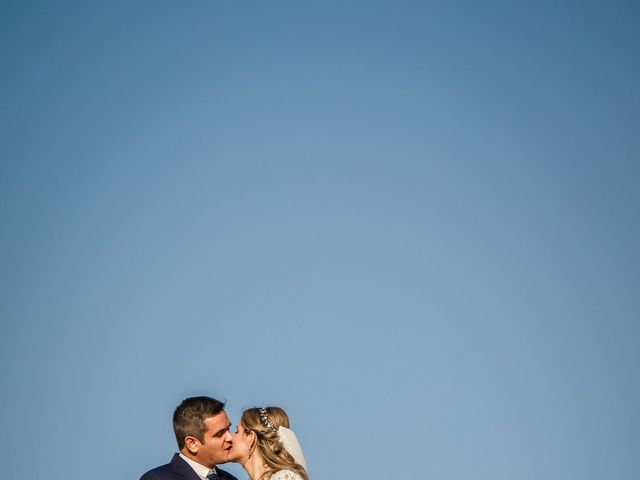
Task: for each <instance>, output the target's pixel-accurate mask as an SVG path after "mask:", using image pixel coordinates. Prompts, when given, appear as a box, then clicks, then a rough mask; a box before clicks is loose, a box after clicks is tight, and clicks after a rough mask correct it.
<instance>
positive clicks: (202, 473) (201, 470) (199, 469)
mask: <svg viewBox="0 0 640 480" xmlns="http://www.w3.org/2000/svg"><path fill="white" fill-rule="evenodd" d="M180 457H181V458H182V459H183V460H184V461H185V462H187V463H188V464H189V466H190V467H191V468H193V470H194V471H195V472H196V475H198V476H199V477H200V478H201V479H202V480H208V479H207V475H209V472H210V471H211V470H213V471H214V472H216V473H217V470H216V468H215V467H213V468H208V467H205V466H204V465H201V464H199V463H198V462H196V461H195V460H191V459H190V458H188V457H185V456H184V455H183V454H182V453H181V454H180Z"/></svg>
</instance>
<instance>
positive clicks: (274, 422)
mask: <svg viewBox="0 0 640 480" xmlns="http://www.w3.org/2000/svg"><path fill="white" fill-rule="evenodd" d="M260 410H261V409H260V408H249V409H248V410H245V411H244V412H243V413H242V418H240V423H241V424H242V426H243V427H244V429H245V430H248V431H252V432H254V433H255V434H256V448H257V449H258V451H259V452H260V455H261V456H262V458H263V459H264V463H265V464H266V466H267V470H266V471H265V472H264V473H263V474H262V476H260V478H259V479H258V480H268V479H270V478H271V475H273V474H274V473H276V472H278V471H280V470H291V471H292V472H295V473H297V474H298V475H300V476H301V477H302V479H303V480H309V475H307V471H306V470H305V469H304V467H303V466H302V465H300V464H298V463H296V461H295V460H294V459H293V457H292V456H291V454H290V453H289V452H287V451H286V450H285V448H284V447H283V445H282V442H280V437H279V435H278V427H285V428H289V417H288V416H287V413H286V412H285V411H284V410H283V409H281V408H279V407H265V408H264V410H265V411H266V413H267V419H268V423H269V426H267V423H265V421H264V420H263V419H262V417H261V413H260Z"/></svg>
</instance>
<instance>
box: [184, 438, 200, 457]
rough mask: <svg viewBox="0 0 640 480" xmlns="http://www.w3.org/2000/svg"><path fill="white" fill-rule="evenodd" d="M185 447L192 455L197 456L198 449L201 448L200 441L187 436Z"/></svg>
mask: <svg viewBox="0 0 640 480" xmlns="http://www.w3.org/2000/svg"><path fill="white" fill-rule="evenodd" d="M184 446H185V448H186V449H187V450H188V452H189V453H190V454H191V455H196V454H197V453H198V447H199V446H200V440H198V439H197V438H196V437H192V436H191V435H187V436H186V437H184Z"/></svg>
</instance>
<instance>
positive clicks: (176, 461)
mask: <svg viewBox="0 0 640 480" xmlns="http://www.w3.org/2000/svg"><path fill="white" fill-rule="evenodd" d="M171 468H172V469H173V471H174V472H175V473H177V474H178V475H180V476H183V477H185V478H186V479H187V480H200V477H199V476H198V474H197V473H196V472H195V471H194V470H193V468H191V465H189V464H188V463H187V462H185V461H184V460H183V459H182V457H181V456H180V455H179V454H177V453H176V454H175V455H174V456H173V458H172V459H171Z"/></svg>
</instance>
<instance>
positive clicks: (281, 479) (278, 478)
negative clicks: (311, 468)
mask: <svg viewBox="0 0 640 480" xmlns="http://www.w3.org/2000/svg"><path fill="white" fill-rule="evenodd" d="M271 480H302V477H301V476H300V475H298V474H297V473H295V472H292V471H291V470H279V471H277V472H276V473H274V474H273V475H271Z"/></svg>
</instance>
